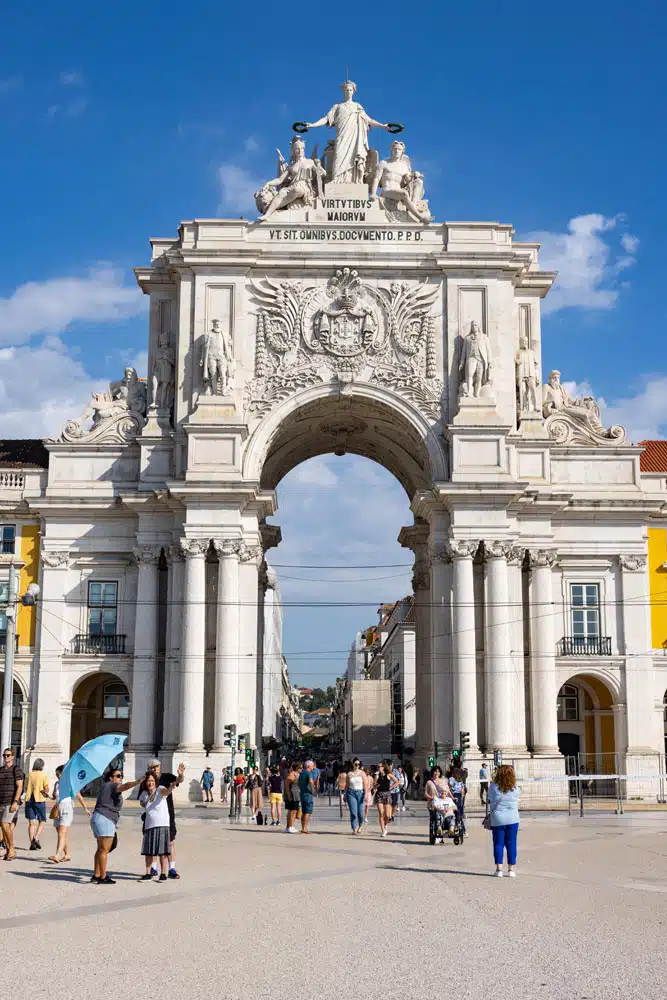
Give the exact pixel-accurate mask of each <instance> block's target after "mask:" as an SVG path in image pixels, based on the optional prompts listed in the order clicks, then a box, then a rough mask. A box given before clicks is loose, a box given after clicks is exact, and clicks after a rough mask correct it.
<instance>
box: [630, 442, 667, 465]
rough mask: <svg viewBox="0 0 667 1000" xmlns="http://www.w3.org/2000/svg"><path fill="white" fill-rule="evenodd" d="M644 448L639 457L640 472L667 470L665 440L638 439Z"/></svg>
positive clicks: (666, 446) (666, 444) (666, 443)
mask: <svg viewBox="0 0 667 1000" xmlns="http://www.w3.org/2000/svg"><path fill="white" fill-rule="evenodd" d="M637 444H640V445H642V447H644V448H645V449H646V450H645V451H644V452H643V453H642V455H641V456H640V459H639V468H640V469H641V471H642V472H667V441H638V442H637Z"/></svg>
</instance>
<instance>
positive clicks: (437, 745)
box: [435, 743, 440, 760]
mask: <svg viewBox="0 0 667 1000" xmlns="http://www.w3.org/2000/svg"><path fill="white" fill-rule="evenodd" d="M439 749H440V745H439V744H438V743H436V744H435V759H436V760H438V759H439V757H440V753H439V752H438V751H439Z"/></svg>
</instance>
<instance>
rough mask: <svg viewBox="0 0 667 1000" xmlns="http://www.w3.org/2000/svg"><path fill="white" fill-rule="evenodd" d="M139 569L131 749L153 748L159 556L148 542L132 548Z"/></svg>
mask: <svg viewBox="0 0 667 1000" xmlns="http://www.w3.org/2000/svg"><path fill="white" fill-rule="evenodd" d="M134 558H135V560H136V563H137V566H138V567H139V570H138V580H137V607H136V617H135V625H134V663H133V667H132V699H131V710H130V746H131V748H132V749H133V750H134V751H139V752H144V753H145V752H148V753H152V752H154V750H155V721H156V720H155V706H156V704H157V621H158V603H157V598H158V566H157V564H158V560H159V558H160V549H159V548H153V547H152V546H149V545H144V546H140V547H139V548H136V549H135V550H134Z"/></svg>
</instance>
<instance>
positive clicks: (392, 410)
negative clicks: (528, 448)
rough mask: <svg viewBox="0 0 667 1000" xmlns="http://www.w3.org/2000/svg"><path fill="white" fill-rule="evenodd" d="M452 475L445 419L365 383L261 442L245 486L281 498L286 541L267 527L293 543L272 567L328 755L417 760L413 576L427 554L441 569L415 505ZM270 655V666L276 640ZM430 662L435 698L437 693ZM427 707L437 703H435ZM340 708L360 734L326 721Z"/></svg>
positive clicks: (333, 388)
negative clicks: (320, 701)
mask: <svg viewBox="0 0 667 1000" xmlns="http://www.w3.org/2000/svg"><path fill="white" fill-rule="evenodd" d="M446 472H447V459H446V453H445V440H444V437H443V435H442V432H441V430H440V429H439V428H438V427H437V426H436V425H435V422H434V420H433V418H430V417H428V416H426V415H425V414H424V412H423V410H422V409H420V408H419V407H418V406H414V405H412V404H411V403H408V402H407V401H406V400H405V399H404V398H401V397H398V396H396V395H395V394H392V393H391V392H389V391H388V390H386V389H384V388H381V387H376V386H373V385H368V384H363V385H361V384H359V385H357V384H355V383H354V382H350V383H349V384H347V383H343V382H342V381H338V382H332V383H328V384H326V385H321V386H316V387H313V388H312V389H308V390H304V392H302V393H301V394H300V395H299V397H298V402H297V400H295V398H294V397H292V398H291V399H289V400H286V401H285V402H284V403H283V404H281V405H280V406H279V407H277V408H276V409H275V410H274V411H273V413H271V415H270V416H269V417H267V419H266V420H265V421H264V422H263V424H262V425H260V427H259V428H258V430H257V431H256V432H255V435H254V436H253V439H251V441H250V442H249V444H248V448H247V450H246V453H245V459H244V475H245V476H246V477H247V478H248V479H251V480H255V481H259V483H260V485H261V487H262V488H263V490H265V491H267V492H268V491H272V490H275V491H276V493H277V497H278V504H279V506H278V513H277V515H276V527H277V526H279V527H280V532H277V531H276V528H273V534H270V529H271V525H267V526H266V527H267V528H268V529H269V532H267V533H266V534H265V532H264V527H263V526H260V530H261V531H262V537H263V539H264V540H265V541H266V540H267V539H268V538H270V539H271V540H270V541H269V544H272V545H276V544H277V542H278V540H279V539H280V540H281V541H280V549H279V550H278V551H277V552H276V551H275V550H273V551H270V552H269V553H267V556H266V558H267V561H268V562H269V564H270V565H271V566H272V567H274V568H275V570H276V574H277V581H278V586H279V589H280V591H281V600H282V607H283V613H284V618H283V649H284V651H285V655H286V659H287V664H288V669H289V674H290V679H291V682H292V683H293V684H297V685H299V686H300V687H303V688H307V689H311V690H312V689H315V691H316V693H317V694H318V695H321V694H322V693H324V694H325V695H326V696H327V699H328V700H327V703H326V705H325V706H322V707H321V708H318V709H317V711H318V712H319V713H321V714H322V719H320V720H319V722H318V723H317V725H316V724H315V722H314V721H313V720H312V719H311V718H310V716H312V715H313V713H312V712H311V713H309V721H310V723H311V728H312V730H313V732H315V733H317V734H318V737H319V736H321V737H322V739H323V741H324V742H323V744H322V745H321V746H320V748H319V749H318V754H319V755H320V756H322V755H323V752H324V750H325V749H331V750H334V744H336V746H335V749H336V750H337V751H338V752H339V753H341V754H343V755H344V756H346V757H347V756H350V755H351V754H359V755H361V756H362V757H363V756H364V755H365V757H366V759H367V760H369V759H371V757H374V758H377V755H378V754H380V755H383V756H389V755H390V754H391V753H392V752H393V753H394V754H397V755H399V756H401V757H403V758H404V759H406V758H409V756H410V755H411V754H413V753H414V752H415V750H416V749H417V743H418V737H417V732H416V718H417V715H418V713H417V711H416V700H417V697H418V694H417V691H416V685H417V683H418V682H417V679H416V659H417V653H416V647H417V640H416V632H417V628H416V621H415V608H414V606H413V593H412V590H413V587H412V570H413V566H414V562H415V555H416V553H417V551H419V553H420V565H424V566H425V567H426V568H427V570H428V565H429V563H428V539H429V525H428V523H427V522H426V521H425V520H422V519H421V517H420V516H416V515H415V514H414V513H413V511H412V510H411V503H412V502H413V501H416V500H417V498H418V497H419V496H420V495H421V494H422V493H424V495H425V496H426V495H427V491H430V490H431V489H432V487H433V483H434V482H436V483H437V482H439V481H442V480H444V479H446ZM445 528H446V526H444V525H441V526H440V530H441V531H442V530H445ZM402 529H408V532H409V533H415V532H419V538H418V539H417V537H416V534H415V536H414V537H413V534H410V537H409V538H408V537H407V535H405V536H402V542H403V545H406V546H407V545H409V546H410V548H411V549H412V551H409V550H407V549H406V547H402V546H401V543H399V541H398V536H399V533H400V532H401V530H402ZM422 586H423V585H422ZM396 609H398V610H396ZM266 627H267V628H268V627H269V625H268V623H266ZM427 628H428V626H426V627H425V628H422V630H421V634H422V636H423V637H424V638H423V641H424V643H427V642H428V636H427V635H426V631H427ZM385 640H388V641H389V640H391V641H390V642H389V645H388V646H385V645H384V643H385ZM262 646H263V647H264V649H265V650H266V657H267V658H268V644H267V641H266V635H265V636H264V638H263V640H262V644H261V645H260V649H261V648H262ZM362 659H363V661H364V663H363V665H362V667H361V668H359V661H361V660H362ZM352 661H355V662H354V663H353V665H352V666H350V664H351V662H352ZM266 662H267V659H265V661H264V672H265V674H266ZM424 664H425V665H423V667H422V670H421V674H422V675H423V677H422V679H421V681H420V682H419V683H421V685H422V687H423V686H424V684H430V683H431V678H430V671H429V668H428V664H427V663H426V661H425V660H424ZM357 668H359V669H357ZM352 679H354V683H355V684H358V685H363V692H362V691H361V690H360V689H358V693H359V697H358V698H357V699H356V700H355V696H354V695H353V693H352V691H351V687H352ZM274 689H275V690H280V685H276V686H275V688H274ZM318 689H321V690H319V691H318ZM421 698H422V702H423V704H427V702H428V700H429V697H428V695H427V696H426V697H425V696H424V693H423V692H422V694H421ZM265 700H266V699H265ZM334 703H336V704H337V705H338V708H339V710H340V711H342V712H343V713H344V715H345V717H346V719H347V720H348V723H349V724H348V725H346V726H342V727H341V726H337V725H336V722H335V720H334V719H333V718H331V717H330V715H329V717H328V718H325V717H324V713H325V711H328V710H329V709H330V708H331V707H333V705H334ZM263 714H264V718H271V717H274V715H275V707H272V706H267V705H265V706H264V707H263ZM305 732H306V729H304V733H305ZM341 734H343V735H342V736H341ZM264 735H266V733H264V731H263V736H264ZM340 739H342V740H343V744H344V745H342V746H338V745H337V741H338V742H340ZM420 739H422V741H425V745H426V743H429V742H430V738H429V737H427V736H426V735H424V736H423V737H422V736H420ZM423 750H424V748H422V752H423Z"/></svg>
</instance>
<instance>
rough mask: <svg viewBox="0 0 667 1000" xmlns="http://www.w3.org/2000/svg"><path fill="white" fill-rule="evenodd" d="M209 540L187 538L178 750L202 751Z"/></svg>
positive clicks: (183, 542)
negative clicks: (207, 553)
mask: <svg viewBox="0 0 667 1000" xmlns="http://www.w3.org/2000/svg"><path fill="white" fill-rule="evenodd" d="M208 546H209V540H208V539H203V538H184V539H182V541H181V547H182V549H183V552H184V554H185V585H184V589H185V601H184V604H183V642H182V644H181V706H180V707H181V713H180V732H179V735H178V746H179V750H182V751H188V752H191V753H201V752H202V751H203V733H204V662H205V654H206V552H207V550H208Z"/></svg>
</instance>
